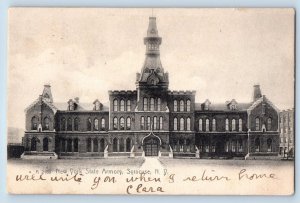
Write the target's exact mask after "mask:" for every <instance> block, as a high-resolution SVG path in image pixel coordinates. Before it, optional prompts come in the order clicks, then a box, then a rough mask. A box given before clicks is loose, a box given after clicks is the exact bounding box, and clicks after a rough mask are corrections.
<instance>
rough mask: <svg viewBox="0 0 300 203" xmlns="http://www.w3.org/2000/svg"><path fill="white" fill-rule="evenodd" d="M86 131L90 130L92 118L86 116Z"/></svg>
mask: <svg viewBox="0 0 300 203" xmlns="http://www.w3.org/2000/svg"><path fill="white" fill-rule="evenodd" d="M87 131H92V119H91V118H88V120H87Z"/></svg>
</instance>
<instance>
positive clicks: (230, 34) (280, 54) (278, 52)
mask: <svg viewBox="0 0 300 203" xmlns="http://www.w3.org/2000/svg"><path fill="white" fill-rule="evenodd" d="M8 14H9V15H8V20H9V22H8V71H7V72H8V79H7V87H8V90H7V92H8V100H7V103H8V105H7V191H8V192H9V193H12V194H126V195H292V194H293V193H294V175H295V174H294V158H295V142H294V140H295V139H294V138H295V132H294V129H295V127H294V126H295V122H294V119H295V107H294V100H295V98H294V95H295V75H294V71H295V10H294V9H292V8H260V9H259V8H206V9H204V8H202V9H200V8H22V7H19V8H10V9H9V13H8Z"/></svg>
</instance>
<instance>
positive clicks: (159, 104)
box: [157, 98, 161, 111]
mask: <svg viewBox="0 0 300 203" xmlns="http://www.w3.org/2000/svg"><path fill="white" fill-rule="evenodd" d="M157 111H161V100H160V98H157Z"/></svg>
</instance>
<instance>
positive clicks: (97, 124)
mask: <svg viewBox="0 0 300 203" xmlns="http://www.w3.org/2000/svg"><path fill="white" fill-rule="evenodd" d="M94 130H99V120H98V119H97V118H95V120H94Z"/></svg>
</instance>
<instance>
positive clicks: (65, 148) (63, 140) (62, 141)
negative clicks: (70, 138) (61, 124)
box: [61, 139, 67, 152]
mask: <svg viewBox="0 0 300 203" xmlns="http://www.w3.org/2000/svg"><path fill="white" fill-rule="evenodd" d="M66 143H67V141H66V140H65V139H62V140H61V145H62V146H61V152H66V151H67V147H66Z"/></svg>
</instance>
